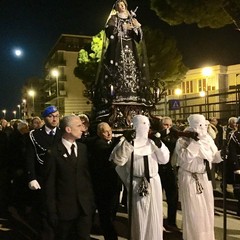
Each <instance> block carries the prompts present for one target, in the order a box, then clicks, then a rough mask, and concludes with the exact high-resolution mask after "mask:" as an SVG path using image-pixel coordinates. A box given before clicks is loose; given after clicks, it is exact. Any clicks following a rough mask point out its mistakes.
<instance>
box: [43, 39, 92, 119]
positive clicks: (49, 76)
mask: <svg viewBox="0 0 240 240" xmlns="http://www.w3.org/2000/svg"><path fill="white" fill-rule="evenodd" d="M91 40H92V37H91V36H81V35H68V34H62V35H61V36H60V37H59V39H58V40H57V42H56V44H55V45H54V47H53V49H52V50H51V51H50V53H49V56H48V57H47V60H46V63H45V83H44V91H45V93H46V99H45V106H48V105H55V106H57V107H58V109H59V111H60V114H61V115H63V116H64V115H69V114H71V113H76V114H78V113H88V112H90V111H91V103H90V101H89V100H88V99H87V98H86V97H84V94H83V92H84V90H85V87H84V85H83V83H82V81H81V79H79V78H77V77H76V76H75V74H74V70H75V68H76V67H77V59H78V52H79V50H80V49H82V48H84V46H86V44H89V43H90V42H91Z"/></svg>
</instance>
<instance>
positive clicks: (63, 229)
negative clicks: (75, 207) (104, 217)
mask: <svg viewBox="0 0 240 240" xmlns="http://www.w3.org/2000/svg"><path fill="white" fill-rule="evenodd" d="M91 226H92V216H91V215H89V216H79V217H78V218H77V219H73V220H60V221H59V223H58V226H57V228H56V239H57V240H90V231H91Z"/></svg>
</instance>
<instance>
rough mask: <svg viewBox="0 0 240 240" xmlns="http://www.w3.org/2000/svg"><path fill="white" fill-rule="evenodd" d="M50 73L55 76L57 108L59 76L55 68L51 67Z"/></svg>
mask: <svg viewBox="0 0 240 240" xmlns="http://www.w3.org/2000/svg"><path fill="white" fill-rule="evenodd" d="M51 75H52V76H53V77H55V78H56V91H57V94H56V98H57V108H58V109H59V97H58V77H59V71H58V70H57V69H53V70H52V71H51Z"/></svg>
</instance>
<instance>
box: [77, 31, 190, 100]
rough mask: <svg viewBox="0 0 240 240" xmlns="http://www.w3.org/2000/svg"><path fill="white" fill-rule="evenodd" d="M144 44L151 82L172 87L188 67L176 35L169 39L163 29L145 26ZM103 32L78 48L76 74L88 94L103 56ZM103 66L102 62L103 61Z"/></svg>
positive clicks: (181, 77) (182, 76)
mask: <svg viewBox="0 0 240 240" xmlns="http://www.w3.org/2000/svg"><path fill="white" fill-rule="evenodd" d="M143 31H144V36H145V44H146V49H147V55H148V63H149V72H150V80H151V82H153V81H155V84H156V85H158V86H159V87H161V84H160V82H164V83H165V87H167V88H168V87H171V86H172V85H175V84H177V83H179V81H181V80H182V79H183V78H184V76H185V74H186V72H187V68H186V67H185V65H184V64H183V62H182V56H181V54H180V52H179V51H178V49H177V47H176V41H175V40H174V39H173V38H166V37H165V36H164V34H163V33H162V32H161V31H160V30H152V29H150V28H144V29H143ZM103 38H104V32H103V31H101V32H100V33H99V34H97V35H96V36H94V37H93V39H92V42H91V46H86V47H85V48H84V49H81V50H80V51H79V55H78V67H76V68H75V75H76V76H77V77H79V78H80V79H81V80H82V81H83V84H84V85H85V87H86V89H87V93H86V96H89V95H90V90H91V87H92V86H93V84H94V82H95V80H96V75H97V72H98V67H99V64H100V61H101V58H102V51H103V50H102V49H103ZM100 66H101V64H100Z"/></svg>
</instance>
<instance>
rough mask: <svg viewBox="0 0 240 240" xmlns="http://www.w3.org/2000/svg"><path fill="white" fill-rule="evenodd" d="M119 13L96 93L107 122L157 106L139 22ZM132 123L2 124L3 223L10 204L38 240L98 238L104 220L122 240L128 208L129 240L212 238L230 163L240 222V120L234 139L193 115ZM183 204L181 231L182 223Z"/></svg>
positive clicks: (46, 114)
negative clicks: (118, 129)
mask: <svg viewBox="0 0 240 240" xmlns="http://www.w3.org/2000/svg"><path fill="white" fill-rule="evenodd" d="M113 10H114V14H111V15H110V17H109V19H108V21H107V23H106V26H105V32H106V36H107V39H108V42H109V45H108V47H107V48H106V49H107V50H106V52H105V58H104V62H103V66H104V67H103V69H102V70H101V71H100V74H99V79H98V82H97V86H95V87H96V93H95V94H96V96H98V97H97V98H96V99H95V101H96V102H94V104H95V107H96V108H97V111H98V113H97V116H106V115H108V114H109V111H108V110H109V109H108V108H109V107H111V102H110V101H109V100H110V99H112V102H113V103H115V104H116V103H117V104H119V103H123V102H124V103H132V102H134V103H137V104H143V105H145V106H151V105H152V102H151V99H150V98H149V93H148V90H147V89H148V88H147V87H146V86H147V85H148V79H147V76H148V74H147V72H146V71H147V69H148V68H147V67H146V63H145V60H146V59H144V56H145V52H144V51H141V54H139V53H138V47H137V46H136V43H140V42H141V40H142V37H143V33H142V29H141V24H140V23H139V22H138V21H137V19H136V16H135V15H136V14H135V12H134V11H131V12H129V11H128V10H127V2H126V0H117V1H116V3H115V4H114V8H113ZM142 49H144V46H142ZM140 56H142V59H140V58H139V57H140ZM143 80H144V81H143ZM109 86H110V88H111V89H110V91H109ZM125 120H126V119H124V122H125ZM128 121H130V120H129V119H128ZM131 121H132V128H133V130H126V131H123V132H122V133H121V134H120V135H119V136H115V135H114V134H113V131H112V127H111V126H110V125H109V123H107V122H100V123H98V125H97V126H96V129H95V126H94V127H92V126H91V124H92V123H91V121H90V119H89V117H88V116H87V115H85V114H80V115H74V114H72V115H68V116H64V117H62V118H61V119H60V115H59V111H58V109H57V108H56V107H55V106H48V107H46V108H45V109H44V110H43V112H42V116H41V118H40V117H33V118H32V119H30V120H29V121H26V120H24V121H23V120H14V121H10V123H8V122H7V121H6V120H5V119H1V124H0V217H5V216H7V215H8V214H9V212H8V209H9V207H10V206H11V207H14V208H16V210H17V212H18V213H19V214H20V215H21V216H22V217H23V218H24V219H25V220H26V221H28V222H29V223H30V224H31V226H32V227H33V228H34V229H35V230H36V232H37V233H38V236H36V239H39V240H54V239H57V240H68V239H71V240H75V239H76V240H77V239H78V240H90V233H91V229H92V226H93V223H94V222H95V217H96V212H98V215H99V222H100V227H101V230H102V234H103V236H104V239H105V240H117V239H118V232H117V230H116V229H115V225H114V221H115V220H116V214H117V211H118V208H119V205H120V203H121V204H122V205H125V207H126V208H127V212H128V219H129V239H131V240H148V239H150V240H162V239H163V231H164V229H166V230H170V231H179V230H180V229H179V227H182V228H183V239H184V240H202V239H207V240H214V239H215V237H214V198H213V189H214V188H215V187H216V183H215V179H216V178H217V179H218V180H221V179H222V178H223V176H224V175H225V174H224V173H223V163H222V162H223V160H225V161H226V181H227V188H226V190H228V188H229V186H232V189H233V193H234V196H235V197H236V198H237V199H238V210H237V215H240V118H236V117H230V118H229V121H228V124H227V129H226V131H225V130H224V129H223V127H222V126H221V125H220V124H219V123H218V120H217V119H216V118H215V117H212V118H211V119H205V117H204V116H203V115H201V114H192V115H190V116H189V117H188V119H187V124H182V123H181V122H180V121H177V122H176V123H175V124H174V123H173V121H172V119H171V118H170V117H168V116H165V117H162V116H149V117H147V116H143V115H135V116H134V117H133V119H131ZM90 129H91V130H92V131H90ZM224 134H225V135H226V141H225V144H224V141H223V140H224ZM223 190H225V189H223ZM163 191H164V192H165V196H166V202H167V205H168V209H167V219H166V222H164V221H163V204H162V203H163ZM122 193H123V194H122ZM120 196H124V197H123V198H122V200H120ZM125 196H127V197H126V198H125ZM179 202H180V203H181V209H182V216H183V225H182V226H178V225H177V221H176V216H177V210H178V204H179Z"/></svg>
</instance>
